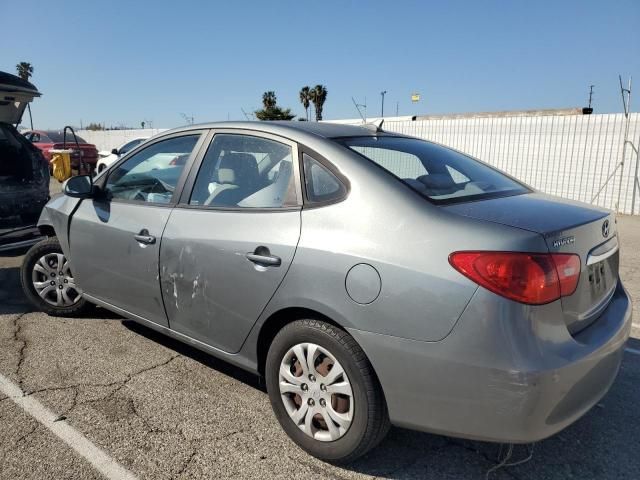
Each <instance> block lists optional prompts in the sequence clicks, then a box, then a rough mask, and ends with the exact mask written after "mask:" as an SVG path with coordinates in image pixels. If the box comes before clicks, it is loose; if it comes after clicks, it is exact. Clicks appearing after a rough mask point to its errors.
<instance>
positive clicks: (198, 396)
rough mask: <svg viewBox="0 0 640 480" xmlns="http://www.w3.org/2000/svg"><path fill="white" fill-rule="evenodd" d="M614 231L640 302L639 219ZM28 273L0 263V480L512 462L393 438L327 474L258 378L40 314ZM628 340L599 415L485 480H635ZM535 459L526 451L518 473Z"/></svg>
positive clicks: (443, 441)
mask: <svg viewBox="0 0 640 480" xmlns="http://www.w3.org/2000/svg"><path fill="white" fill-rule="evenodd" d="M619 229H620V232H621V238H622V264H621V275H622V277H623V279H624V281H625V284H626V286H627V288H628V289H629V291H630V293H631V295H632V296H633V297H634V298H635V299H638V300H640V248H638V246H640V217H620V219H619ZM20 262H21V257H20V256H19V255H18V256H12V257H2V258H0V379H2V378H4V379H5V381H4V386H5V387H6V388H5V391H7V388H15V389H17V390H15V391H19V392H24V396H22V397H21V400H20V402H21V403H20V402H19V403H20V404H17V403H16V402H15V401H14V400H13V399H12V398H9V397H8V396H7V395H6V393H5V394H3V393H0V479H11V480H14V479H23V478H24V479H27V478H28V479H42V478H55V479H66V478H73V479H77V478H80V479H85V478H86V479H90V478H101V476H102V475H106V476H108V477H110V478H127V475H130V477H129V478H131V477H138V478H159V479H165V478H166V479H169V478H180V479H182V478H184V479H187V478H238V479H239V478H260V479H265V478H287V479H291V478H335V479H352V478H354V479H355V478H358V479H360V478H362V479H364V478H390V479H422V478H425V479H430V478H433V479H442V478H478V479H481V478H485V475H486V473H487V472H488V471H489V470H490V469H491V468H492V467H493V466H495V465H496V459H497V457H498V455H499V454H500V453H501V448H502V454H503V455H504V451H505V449H504V448H503V447H501V446H499V445H496V444H490V443H483V442H473V441H465V440H458V439H453V438H447V437H443V436H439V435H431V434H427V433H419V432H412V431H409V430H403V429H399V428H394V429H392V430H391V432H390V434H389V436H388V437H387V439H386V440H385V441H384V442H383V443H382V444H381V445H380V446H379V447H378V448H377V449H375V450H374V451H372V452H371V453H369V454H368V455H367V456H366V457H364V458H362V459H360V460H359V461H357V462H356V463H354V464H351V465H349V466H346V467H335V466H331V465H328V464H326V463H323V462H320V461H318V460H316V459H314V458H312V457H310V456H308V455H307V454H305V453H304V452H303V451H301V450H300V449H298V448H297V447H296V446H295V445H294V444H293V443H292V442H291V441H289V440H288V438H287V437H286V435H285V434H284V433H283V432H282V430H281V429H280V427H279V425H278V423H277V421H276V420H275V418H274V416H273V414H272V412H271V407H270V405H269V401H268V398H267V395H266V393H265V391H264V388H263V386H262V385H261V383H260V382H259V380H258V379H257V378H256V377H254V376H253V375H250V374H248V373H245V372H243V371H241V370H238V369H236V368H234V367H232V366H230V365H228V364H225V363H224V362H222V361H219V360H216V359H214V358H212V357H210V356H207V355H205V354H203V353H201V352H199V351H197V350H194V349H192V348H190V347H187V346H185V345H182V344H180V343H178V342H176V341H174V340H171V339H169V338H167V337H163V336H162V335H159V334H157V333H155V332H153V331H151V330H149V329H147V328H144V327H141V326H138V325H137V324H134V323H133V322H131V321H128V320H124V319H122V318H120V317H117V316H115V315H113V314H111V313H109V312H106V311H104V310H100V309H97V310H96V311H95V313H94V314H92V315H91V317H89V318H77V319H63V318H55V317H49V316H47V315H45V314H42V313H40V312H34V311H32V309H31V307H30V306H29V305H28V304H27V303H26V300H25V298H24V297H23V295H22V292H21V290H20V286H19V279H18V269H19V265H20ZM637 305H638V303H637V302H636V313H635V318H636V322H638V321H640V311H639V309H638V307H637ZM633 337H634V338H632V339H630V340H629V344H628V347H629V349H628V352H627V353H625V356H624V361H623V364H622V367H621V371H620V374H619V376H618V379H617V380H616V382H615V384H614V385H613V387H612V388H611V390H610V392H609V393H608V394H607V395H606V396H605V397H604V398H603V400H602V401H601V402H600V403H599V404H598V405H597V406H596V407H595V408H594V409H593V410H592V411H590V412H589V413H588V414H587V415H585V416H584V417H583V418H582V419H580V420H579V421H578V422H576V423H575V424H574V425H572V426H571V427H569V428H567V429H566V430H564V431H563V432H561V433H560V434H558V435H556V436H554V437H552V438H550V439H548V440H545V441H542V442H539V443H537V444H535V445H534V446H533V456H532V458H531V460H529V461H528V462H527V463H524V464H522V465H518V466H513V467H509V468H503V469H500V470H497V471H494V472H492V473H491V474H490V476H489V478H491V479H521V480H525V479H534V478H535V479H566V478H576V479H592V478H593V479H596V478H597V479H601V478H611V479H623V478H628V479H632V478H634V479H635V478H638V472H640V455H638V443H637V438H638V431H639V430H640V416H639V415H638V405H639V404H640V389H639V388H638V385H640V340H639V339H640V329H638V328H634V331H633ZM634 352H637V353H634ZM1 383H2V382H0V387H1V386H2V384H1ZM7 385H9V386H7ZM0 392H2V390H1V389H0ZM45 425H48V426H49V427H50V428H47V427H46V426H45ZM52 430H53V431H55V432H56V434H54V433H52ZM63 439H64V440H63ZM529 452H530V450H528V447H526V446H517V447H516V448H515V450H514V452H513V457H512V459H511V460H512V461H517V460H519V459H524V458H526V456H527V455H528V453H529ZM118 469H120V470H118ZM101 472H102V473H101ZM114 472H115V473H114Z"/></svg>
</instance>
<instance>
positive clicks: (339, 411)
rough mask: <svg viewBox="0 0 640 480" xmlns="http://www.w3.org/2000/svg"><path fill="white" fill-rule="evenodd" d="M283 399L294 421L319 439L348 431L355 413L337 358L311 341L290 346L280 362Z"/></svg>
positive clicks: (347, 384)
mask: <svg viewBox="0 0 640 480" xmlns="http://www.w3.org/2000/svg"><path fill="white" fill-rule="evenodd" d="M279 387H280V396H281V398H282V402H283V403H284V406H285V408H286V410H287V413H288V414H289V417H290V418H291V420H293V422H294V423H295V424H296V425H297V426H298V428H300V430H302V431H303V432H304V433H305V434H307V435H308V436H310V437H312V438H314V439H315V440H319V441H322V442H330V441H334V440H338V439H339V438H341V437H342V436H344V435H345V433H347V430H349V427H350V426H351V422H352V420H353V413H354V395H353V390H352V388H351V383H350V382H349V378H348V377H347V374H346V372H345V371H344V369H343V367H342V365H340V362H338V360H337V359H336V358H335V356H334V355H332V354H331V352H329V351H328V350H327V349H326V348H323V347H321V346H320V345H316V344H314V343H299V344H297V345H294V346H293V347H291V348H290V349H289V350H288V351H287V353H286V354H285V355H284V357H283V359H282V362H281V364H280V371H279Z"/></svg>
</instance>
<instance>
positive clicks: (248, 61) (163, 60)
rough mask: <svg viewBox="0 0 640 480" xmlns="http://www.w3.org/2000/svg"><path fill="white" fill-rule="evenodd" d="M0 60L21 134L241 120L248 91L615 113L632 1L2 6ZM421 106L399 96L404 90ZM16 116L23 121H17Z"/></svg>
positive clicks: (398, 103) (635, 11) (628, 70)
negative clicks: (18, 76) (24, 105)
mask: <svg viewBox="0 0 640 480" xmlns="http://www.w3.org/2000/svg"><path fill="white" fill-rule="evenodd" d="M0 10H1V11H2V12H3V15H2V16H3V18H4V19H5V20H6V19H11V18H13V19H14V20H13V21H3V22H2V30H1V33H0V34H1V35H2V37H3V38H2V41H1V43H0V45H1V46H0V70H2V71H7V72H10V73H14V72H15V65H16V64H17V63H18V62H21V61H26V62H30V63H31V64H32V65H33V66H34V69H35V71H34V75H33V77H32V79H31V80H32V82H33V83H34V84H35V85H36V86H37V87H38V88H39V90H40V91H41V92H42V94H43V95H42V97H41V98H39V99H36V100H35V101H34V103H33V105H32V111H33V117H34V126H35V127H36V128H59V127H62V126H64V125H66V124H71V125H75V126H78V125H80V124H81V123H82V124H83V125H87V124H88V123H89V122H99V123H104V124H106V125H107V126H110V125H114V126H115V125H126V126H131V127H139V126H140V123H141V122H142V121H146V123H147V126H149V125H152V126H153V127H156V128H161V127H165V128H170V127H175V126H179V125H183V124H185V123H186V121H185V119H184V117H183V115H182V114H184V115H186V116H188V117H194V120H195V122H196V123H199V122H207V121H217V120H227V119H231V120H240V119H244V114H243V112H242V109H244V110H245V111H247V112H251V111H253V110H256V109H258V108H260V106H261V98H262V93H263V92H264V91H267V90H273V91H275V92H276V95H277V98H278V105H281V106H283V107H286V108H291V109H292V112H293V113H295V114H296V115H299V116H304V109H303V107H302V105H301V104H300V101H299V99H298V92H299V91H300V88H301V87H302V86H304V85H310V86H313V85H316V84H323V85H325V87H326V88H327V90H328V97H327V101H326V103H325V106H324V117H325V119H339V118H356V117H357V116H358V114H357V111H356V109H355V107H354V105H353V102H352V97H354V98H355V99H356V101H357V102H358V103H361V104H364V103H366V104H367V115H368V116H378V115H380V108H381V95H380V92H381V91H386V92H387V94H386V96H385V114H386V115H395V114H396V109H397V111H398V113H399V114H400V115H426V114H436V113H438V114H441V113H459V112H478V111H497V110H520V109H541V108H565V107H583V106H586V104H587V101H588V94H589V86H590V85H595V86H594V97H593V107H594V110H595V112H596V113H608V112H620V111H622V102H621V98H620V90H619V83H618V74H621V75H622V76H623V78H625V79H626V78H628V76H629V75H632V76H633V77H635V79H636V84H637V87H635V90H636V91H638V94H637V95H635V98H637V99H638V100H637V101H636V107H634V108H632V110H634V111H638V106H637V105H640V103H639V102H640V28H639V25H640V0H607V1H605V0H602V1H588V0H583V1H573V0H564V1H549V0H536V1H526V2H525V1H524V0H522V1H518V0H513V1H507V0H504V1H492V0H483V1H477V0H469V1H457V0H451V1H442V0H440V1H413V2H411V1H401V0H396V1H393V0H389V1H386V2H383V1H348V0H342V1H337V0H322V1H319V0H317V1H315V2H305V1H292V0H280V1H277V0H273V1H271V2H265V1H239V0H236V1H231V0H227V1H191V0H182V1H180V2H175V1H155V2H151V1H133V0H129V1H120V0H111V1H109V2H92V1H87V0H85V1H82V2H76V1H60V2H51V1H29V0H21V1H19V2H18V1H11V0H0ZM413 92H418V93H420V95H421V100H420V102H418V103H415V104H413V103H412V102H411V94H412V93H413ZM26 121H27V120H26V119H25V122H26Z"/></svg>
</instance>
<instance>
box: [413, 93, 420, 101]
mask: <svg viewBox="0 0 640 480" xmlns="http://www.w3.org/2000/svg"><path fill="white" fill-rule="evenodd" d="M411 101H412V102H413V103H415V102H419V101H420V94H419V93H412V94H411Z"/></svg>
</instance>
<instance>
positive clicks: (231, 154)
mask: <svg viewBox="0 0 640 480" xmlns="http://www.w3.org/2000/svg"><path fill="white" fill-rule="evenodd" d="M190 177H191V178H190V180H188V181H187V184H188V185H189V189H187V188H185V190H184V192H183V195H182V198H181V200H180V203H179V204H178V206H177V207H176V208H175V209H174V210H173V212H172V213H171V217H170V219H169V221H168V223H167V226H166V228H165V232H164V235H163V238H162V245H161V249H160V265H161V280H162V294H163V298H164V302H165V306H166V311H167V316H168V318H169V324H170V327H171V328H172V329H173V330H176V331H177V332H180V333H183V334H185V335H188V336H190V337H192V338H194V339H196V340H199V341H201V342H204V343H206V344H208V345H210V346H213V347H216V348H219V349H222V350H224V351H226V352H237V351H238V350H239V349H240V347H241V345H242V343H243V342H244V340H245V339H246V337H247V335H248V334H249V331H250V330H251V328H252V326H253V325H254V323H255V322H256V320H257V319H258V317H259V316H260V313H261V312H262V310H263V309H264V308H265V306H266V305H267V303H268V302H269V300H270V299H271V297H272V296H273V294H274V293H275V291H276V290H277V288H278V286H279V285H280V283H281V282H282V280H283V278H284V276H285V275H286V272H287V270H288V268H289V266H290V264H291V261H292V260H293V255H294V253H295V250H296V247H297V244H298V238H299V236H300V210H301V194H300V186H299V180H298V179H299V176H298V151H297V146H296V144H295V143H293V142H290V141H288V140H285V139H283V138H280V137H276V136H272V135H267V134H260V133H246V131H245V132H244V133H240V132H238V131H233V130H226V131H225V130H222V131H216V132H215V134H214V136H213V139H212V140H211V143H210V145H209V147H208V149H207V151H206V154H205V155H204V156H203V158H202V161H201V162H200V165H198V166H196V168H193V169H192V171H191V174H190Z"/></svg>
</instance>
